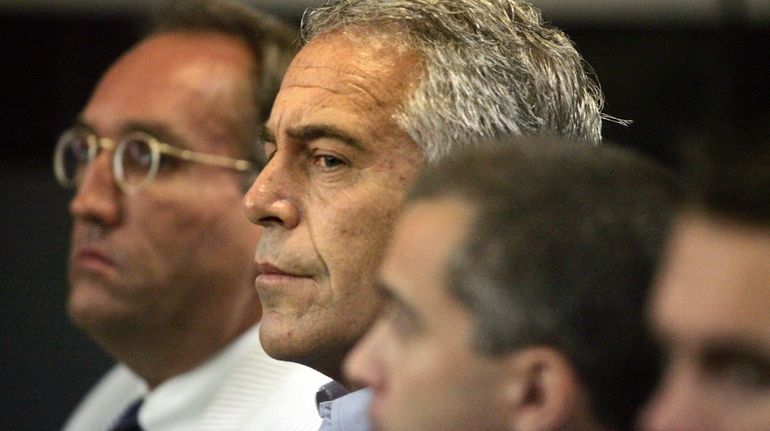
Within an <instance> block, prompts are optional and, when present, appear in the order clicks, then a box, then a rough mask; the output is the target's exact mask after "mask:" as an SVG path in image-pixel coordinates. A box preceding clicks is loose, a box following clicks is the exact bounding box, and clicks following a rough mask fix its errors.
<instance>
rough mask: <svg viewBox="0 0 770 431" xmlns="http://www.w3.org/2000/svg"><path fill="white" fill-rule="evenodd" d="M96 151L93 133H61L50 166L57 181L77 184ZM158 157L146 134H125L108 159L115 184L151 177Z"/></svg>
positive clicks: (133, 183)
mask: <svg viewBox="0 0 770 431" xmlns="http://www.w3.org/2000/svg"><path fill="white" fill-rule="evenodd" d="M99 151H100V145H99V141H98V140H97V138H96V137H95V136H92V135H89V134H87V133H82V132H78V131H74V130H72V131H68V132H66V133H65V134H64V135H62V137H61V138H60V140H59V143H58V146H57V148H56V154H55V156H54V164H55V165H54V170H55V173H56V175H57V178H58V179H59V182H60V183H61V184H62V185H63V186H65V187H71V186H78V185H79V184H80V181H81V180H82V176H83V172H84V171H85V168H86V167H87V166H88V164H89V163H90V162H91V160H93V159H94V158H95V157H96V155H97V154H98V153H99ZM159 157H160V154H158V151H156V149H155V148H153V146H152V144H151V143H150V139H149V138H145V137H144V136H128V137H126V138H124V139H122V140H121V141H120V142H119V143H118V145H117V148H115V154H114V157H113V160H112V163H113V169H114V174H115V179H116V180H117V182H118V185H120V186H121V187H125V186H128V187H129V188H130V189H136V188H139V187H141V186H143V185H145V184H146V183H148V182H150V181H152V177H153V176H154V174H155V171H156V169H157V165H158V161H157V160H156V158H159Z"/></svg>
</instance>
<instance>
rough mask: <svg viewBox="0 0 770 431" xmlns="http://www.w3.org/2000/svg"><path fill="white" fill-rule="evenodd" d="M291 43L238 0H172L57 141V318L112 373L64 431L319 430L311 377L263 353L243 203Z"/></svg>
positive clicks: (253, 234) (252, 231)
mask: <svg viewBox="0 0 770 431" xmlns="http://www.w3.org/2000/svg"><path fill="white" fill-rule="evenodd" d="M293 40H294V36H293V35H292V32H291V31H289V30H288V29H287V27H285V26H284V25H283V24H280V23H278V22H277V21H274V20H273V19H271V18H268V17H266V16H263V15H261V14H258V13H257V12H256V11H254V10H252V9H250V8H248V7H245V6H243V5H240V4H238V3H235V2H227V1H217V0H212V1H179V2H171V3H169V4H168V5H167V7H166V8H164V10H162V11H160V12H159V16H158V21H157V24H156V27H155V29H154V31H153V32H152V33H151V34H150V35H149V36H147V37H146V38H145V39H144V40H142V41H141V42H140V43H139V44H138V45H137V46H135V47H134V48H132V49H131V50H130V51H129V52H127V53H126V54H125V55H123V56H122V57H121V58H119V59H118V60H117V61H116V62H115V63H114V64H113V65H112V67H110V69H109V70H108V71H107V72H106V73H105V75H104V77H103V78H102V79H101V81H100V82H99V83H98V85H97V86H96V88H95V89H94V92H93V94H92V95H91V98H90V100H89V101H88V103H87V105H86V106H85V108H84V109H83V111H82V113H81V114H80V115H79V117H78V119H77V121H76V122H75V124H74V126H73V127H72V128H71V129H69V130H68V131H66V132H64V133H63V134H62V136H61V138H60V140H59V142H58V145H57V148H56V153H55V163H54V167H55V173H56V175H57V178H58V179H59V181H60V182H61V183H62V184H63V185H67V186H75V187H76V194H75V196H74V198H73V199H72V201H71V204H70V212H71V214H72V216H73V219H74V222H73V232H72V248H71V254H70V268H69V278H70V284H71V289H70V293H69V299H68V304H67V308H68V312H69V315H70V317H71V319H72V321H73V322H74V323H75V325H77V326H78V327H79V328H81V329H82V330H83V331H84V332H86V333H87V334H88V335H89V336H90V337H92V338H93V339H94V340H95V341H96V342H97V343H99V344H100V345H101V346H102V347H103V348H104V349H105V350H106V351H107V352H108V353H109V354H110V355H111V356H113V357H114V358H115V359H116V360H117V361H118V362H119V365H117V366H116V367H115V368H113V369H112V370H111V371H110V372H109V373H108V374H107V375H106V376H105V377H104V379H103V380H102V381H101V382H100V383H99V384H98V385H97V386H96V387H95V388H94V389H93V390H92V391H91V393H90V394H89V395H88V396H87V397H86V399H85V400H84V401H83V403H82V404H81V405H80V406H79V407H78V410H77V411H76V412H75V413H74V415H73V416H72V417H71V418H70V420H69V421H68V423H67V425H66V426H65V429H68V430H73V431H82V430H106V429H108V428H110V429H132V430H133V429H146V430H190V429H217V430H224V429H265V430H272V429H293V428H289V426H297V427H302V428H303V429H316V428H317V426H318V422H319V421H318V419H317V417H315V416H316V415H315V409H314V405H313V393H314V392H315V389H317V385H318V384H320V383H318V381H320V380H319V379H320V376H319V375H317V374H316V373H314V372H312V371H311V370H309V369H306V368H304V367H300V366H298V365H294V364H287V363H282V362H278V361H275V360H273V359H271V358H269V357H267V356H266V355H265V353H264V351H263V350H262V349H261V346H260V344H259V340H258V327H257V325H256V324H257V322H258V321H259V319H260V314H261V307H260V303H259V299H258V297H257V294H256V292H255V290H254V286H253V280H254V277H255V275H256V271H255V267H254V264H253V262H252V256H253V250H254V247H255V246H256V243H257V240H258V238H259V235H260V229H259V228H257V227H255V226H253V225H251V224H250V223H248V220H246V218H245V217H244V216H243V212H242V210H241V207H240V200H241V199H242V196H243V193H244V192H245V190H246V188H247V187H248V185H249V184H250V183H251V181H252V180H253V178H254V176H255V174H256V172H257V170H258V166H259V160H260V158H259V156H257V155H256V153H255V143H256V141H257V136H259V129H260V125H261V123H262V121H263V120H264V118H265V116H266V115H267V113H269V111H270V108H271V105H272V100H273V97H274V95H275V92H276V91H277V88H278V86H279V83H280V79H281V76H282V74H283V71H284V69H285V67H286V65H287V64H288V62H289V61H290V58H291V55H292V54H293V51H292V49H291V45H292V43H293ZM314 379H315V380H314ZM122 411H124V412H125V413H124V414H123V416H122V417H119V416H121V412H122ZM248 422H253V423H252V424H251V425H248V426H249V427H250V428H247V425H245V424H247V423H248ZM113 426H114V427H116V428H111V427H113ZM136 427H141V428H136Z"/></svg>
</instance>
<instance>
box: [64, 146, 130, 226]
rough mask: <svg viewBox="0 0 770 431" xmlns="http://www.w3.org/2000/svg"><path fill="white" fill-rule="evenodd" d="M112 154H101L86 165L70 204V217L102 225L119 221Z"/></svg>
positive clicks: (108, 152)
mask: <svg viewBox="0 0 770 431" xmlns="http://www.w3.org/2000/svg"><path fill="white" fill-rule="evenodd" d="M111 156H112V152H110V151H102V152H100V153H99V154H98V155H97V156H96V158H94V159H93V160H92V161H91V162H90V163H89V164H88V165H86V166H85V167H84V169H85V171H84V172H83V176H82V178H81V180H80V184H79V186H78V188H77V191H76V193H75V196H74V197H73V198H72V201H70V206H69V210H70V214H71V215H72V217H74V218H76V219H87V220H91V221H93V222H96V223H99V224H103V225H108V226H109V225H115V224H117V223H118V222H120V214H121V211H120V193H121V192H120V189H119V188H118V185H117V184H116V183H115V177H114V176H113V173H112V157H111Z"/></svg>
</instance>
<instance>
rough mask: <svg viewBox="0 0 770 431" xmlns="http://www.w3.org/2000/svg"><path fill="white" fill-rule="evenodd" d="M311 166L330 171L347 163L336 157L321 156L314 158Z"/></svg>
mask: <svg viewBox="0 0 770 431" xmlns="http://www.w3.org/2000/svg"><path fill="white" fill-rule="evenodd" d="M313 164H315V165H316V166H318V167H320V168H322V169H325V170H332V169H335V168H338V167H340V166H344V165H346V164H347V163H346V162H345V161H344V160H342V159H340V158H338V157H335V156H330V155H328V154H322V155H316V156H314V158H313Z"/></svg>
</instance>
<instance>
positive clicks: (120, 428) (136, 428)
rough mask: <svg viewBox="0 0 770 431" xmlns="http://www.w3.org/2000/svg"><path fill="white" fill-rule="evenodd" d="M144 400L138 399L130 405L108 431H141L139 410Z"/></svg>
mask: <svg viewBox="0 0 770 431" xmlns="http://www.w3.org/2000/svg"><path fill="white" fill-rule="evenodd" d="M143 401H144V400H143V399H141V398H139V399H138V400H136V401H134V402H133V403H131V405H130V406H128V408H126V410H125V411H124V412H123V414H122V415H121V416H120V418H118V420H117V421H115V423H114V424H113V425H112V428H110V431H142V426H141V425H139V408H140V407H141V406H142V402H143Z"/></svg>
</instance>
